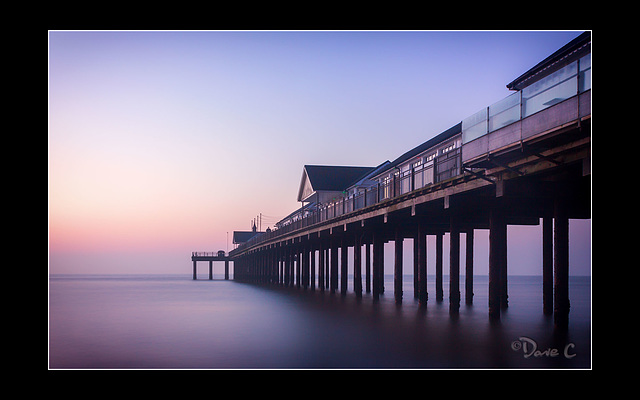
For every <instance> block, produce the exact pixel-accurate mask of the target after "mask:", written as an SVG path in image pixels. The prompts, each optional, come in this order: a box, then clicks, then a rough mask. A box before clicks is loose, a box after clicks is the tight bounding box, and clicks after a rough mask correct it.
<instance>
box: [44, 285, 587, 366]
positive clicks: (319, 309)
mask: <svg viewBox="0 0 640 400" xmlns="http://www.w3.org/2000/svg"><path fill="white" fill-rule="evenodd" d="M385 278H386V279H385V288H386V290H385V293H384V295H383V296H382V298H381V300H380V301H379V302H378V303H375V304H374V303H373V301H372V297H371V294H366V293H365V294H364V295H363V298H362V299H361V300H359V299H357V298H356V297H355V295H354V294H353V293H352V292H351V288H352V287H353V285H352V284H351V283H350V284H349V288H350V292H349V293H348V294H347V296H345V297H342V296H341V295H340V294H339V293H336V294H334V295H331V294H330V293H329V292H328V291H327V292H325V293H324V294H321V293H320V292H319V291H315V292H312V291H310V290H307V291H305V290H302V289H295V288H293V289H283V288H277V289H274V288H272V287H263V286H257V285H250V284H244V283H239V282H234V281H225V280H213V281H209V280H207V279H200V280H197V281H194V280H192V279H191V277H190V276H189V275H52V276H50V279H49V368H50V369H86V368H89V369H201V368H205V369H245V368H248V369H280V368H284V369H297V368H327V369H329V368H345V369H346V368H381V369H391V368H412V369H413V368H460V369H463V368H464V369H466V368H480V369H485V368H576V369H584V368H591V279H590V277H572V278H571V279H570V288H569V295H570V301H571V312H570V317H569V328H568V330H567V331H558V330H556V329H554V324H553V318H552V317H549V316H544V315H543V313H542V278H541V277H538V276H510V277H509V308H508V310H507V311H505V312H503V314H502V318H501V320H500V322H499V323H498V324H492V323H490V321H489V318H488V300H487V295H488V284H487V281H488V279H487V277H486V276H476V277H474V293H475V296H474V302H473V305H471V306H468V305H466V304H465V300H464V299H465V297H464V277H462V278H461V286H460V288H461V295H462V301H461V305H460V310H459V313H458V314H457V315H451V314H450V313H449V302H448V293H447V290H448V278H447V277H446V276H445V279H444V283H445V284H444V286H445V287H444V290H445V293H444V295H445V300H444V301H443V302H436V300H435V284H434V281H435V279H434V277H429V279H428V292H429V301H428V304H427V307H426V308H421V307H419V306H418V304H417V302H416V301H415V300H414V298H413V280H412V277H411V276H405V277H404V301H403V303H402V305H401V306H396V304H395V301H394V296H393V277H392V276H386V277H385Z"/></svg>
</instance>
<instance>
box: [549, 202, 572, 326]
mask: <svg viewBox="0 0 640 400" xmlns="http://www.w3.org/2000/svg"><path fill="white" fill-rule="evenodd" d="M554 221H555V225H554V231H555V232H554V246H553V247H554V262H553V274H554V280H555V288H554V294H555V295H554V299H553V300H554V310H553V319H554V322H555V325H556V326H557V327H561V328H565V327H566V326H567V325H568V323H569V307H570V305H569V218H568V217H567V209H566V204H565V203H564V201H563V199H556V204H555V210H554Z"/></svg>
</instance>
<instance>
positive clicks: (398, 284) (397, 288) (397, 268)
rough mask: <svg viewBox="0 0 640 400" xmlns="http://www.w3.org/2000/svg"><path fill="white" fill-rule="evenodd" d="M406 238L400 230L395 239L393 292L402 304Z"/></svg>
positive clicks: (397, 231)
mask: <svg viewBox="0 0 640 400" xmlns="http://www.w3.org/2000/svg"><path fill="white" fill-rule="evenodd" d="M403 241H404V238H403V237H402V233H401V232H400V229H399V228H398V229H396V237H395V263H394V269H393V283H394V288H393V292H394V295H395V300H396V303H402V257H403V251H402V250H403V243H402V242H403Z"/></svg>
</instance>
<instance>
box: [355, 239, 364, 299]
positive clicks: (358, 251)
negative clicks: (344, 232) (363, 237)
mask: <svg viewBox="0 0 640 400" xmlns="http://www.w3.org/2000/svg"><path fill="white" fill-rule="evenodd" d="M353 291H354V292H355V293H356V297H362V245H361V243H360V234H359V233H356V235H355V240H354V245H353Z"/></svg>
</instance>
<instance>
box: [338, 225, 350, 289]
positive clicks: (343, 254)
mask: <svg viewBox="0 0 640 400" xmlns="http://www.w3.org/2000/svg"><path fill="white" fill-rule="evenodd" d="M348 254H349V248H348V247H347V239H346V238H345V237H343V238H342V246H341V249H340V294H341V295H342V296H345V295H346V294H347V280H348V279H347V267H348V257H347V256H348Z"/></svg>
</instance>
